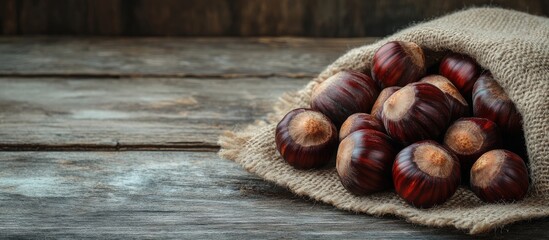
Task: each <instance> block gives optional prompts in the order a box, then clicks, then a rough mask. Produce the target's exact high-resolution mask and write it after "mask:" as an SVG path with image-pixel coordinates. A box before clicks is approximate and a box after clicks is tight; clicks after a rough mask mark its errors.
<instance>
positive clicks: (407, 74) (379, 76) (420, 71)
mask: <svg viewBox="0 0 549 240" xmlns="http://www.w3.org/2000/svg"><path fill="white" fill-rule="evenodd" d="M371 72H372V78H374V80H376V81H377V82H378V84H379V85H380V86H381V88H386V87H391V86H400V87H404V86H405V85H406V84H409V83H412V82H415V81H417V80H419V78H421V77H422V76H423V75H424V74H425V56H424V54H423V50H422V49H421V47H420V46H419V45H417V44H416V43H413V42H404V41H392V42H388V43H386V44H385V45H383V46H381V47H380V48H379V49H378V50H377V51H376V52H375V54H374V57H373V60H372V70H371Z"/></svg>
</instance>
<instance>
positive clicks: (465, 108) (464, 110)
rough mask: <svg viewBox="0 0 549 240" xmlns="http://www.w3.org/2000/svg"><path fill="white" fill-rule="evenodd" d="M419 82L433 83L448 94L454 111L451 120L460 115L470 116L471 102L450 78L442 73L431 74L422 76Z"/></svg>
mask: <svg viewBox="0 0 549 240" xmlns="http://www.w3.org/2000/svg"><path fill="white" fill-rule="evenodd" d="M419 82H424V83H429V84H433V85H435V87H437V88H438V89H440V90H441V91H442V92H443V93H444V95H446V99H447V100H448V104H449V105H450V111H451V112H452V116H451V117H450V121H451V122H452V121H454V120H456V119H458V118H460V117H468V116H470V114H469V104H468V103H467V101H466V100H465V98H463V96H461V94H460V93H459V91H458V90H457V88H456V87H455V86H454V85H453V84H452V83H451V82H450V80H448V79H447V78H445V77H443V76H440V75H430V76H427V77H424V78H422V79H421V80H420V81H419Z"/></svg>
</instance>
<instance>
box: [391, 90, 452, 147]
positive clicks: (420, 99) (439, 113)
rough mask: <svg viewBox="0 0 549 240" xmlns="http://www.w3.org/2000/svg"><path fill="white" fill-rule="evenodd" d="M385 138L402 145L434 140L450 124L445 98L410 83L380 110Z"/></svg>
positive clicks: (440, 92)
mask: <svg viewBox="0 0 549 240" xmlns="http://www.w3.org/2000/svg"><path fill="white" fill-rule="evenodd" d="M381 119H382V120H383V125H384V126H385V130H386V132H387V134H389V136H391V137H392V138H393V139H395V140H397V141H400V142H401V143H403V144H404V145H409V144H411V143H414V142H417V141H420V140H426V139H438V137H439V136H440V135H441V134H442V133H444V131H445V130H446V128H447V127H448V124H449V122H450V106H449V104H448V101H447V100H446V96H445V95H444V93H443V92H442V91H440V89H438V88H437V87H435V86H433V85H431V84H428V83H412V84H409V85H407V86H405V87H403V88H401V89H400V90H398V91H396V92H395V93H394V94H393V95H391V96H390V97H389V98H388V99H387V100H386V101H385V103H383V108H382V110H381Z"/></svg>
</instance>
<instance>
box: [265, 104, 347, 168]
mask: <svg viewBox="0 0 549 240" xmlns="http://www.w3.org/2000/svg"><path fill="white" fill-rule="evenodd" d="M275 141H276V149H277V150H278V152H279V153H280V155H281V156H282V158H283V159H284V160H286V162H288V164H290V165H292V166H293V167H295V168H297V169H311V168H318V167H322V166H323V165H325V164H326V163H328V162H330V161H331V160H333V159H334V158H335V154H336V151H337V144H338V142H339V141H338V134H337V129H336V127H335V126H334V124H332V122H331V121H330V119H328V117H326V116H325V115H324V114H322V113H320V112H317V111H313V110H311V109H305V108H298V109H294V110H292V111H290V112H288V114H286V116H284V118H282V120H281V121H280V122H279V123H278V125H277V126H276V133H275Z"/></svg>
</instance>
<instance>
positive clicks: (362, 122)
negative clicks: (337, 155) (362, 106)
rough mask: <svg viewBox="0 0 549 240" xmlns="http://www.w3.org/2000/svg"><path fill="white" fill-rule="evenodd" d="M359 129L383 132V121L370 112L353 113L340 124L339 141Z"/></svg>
mask: <svg viewBox="0 0 549 240" xmlns="http://www.w3.org/2000/svg"><path fill="white" fill-rule="evenodd" d="M360 129H372V130H376V131H380V132H385V128H384V127H383V123H381V121H380V120H379V119H377V118H375V117H373V116H371V115H370V114H367V113H355V114H353V115H351V116H349V118H347V120H345V122H343V125H341V129H339V141H341V140H343V139H344V138H345V137H347V135H349V134H351V133H352V132H354V131H357V130H360Z"/></svg>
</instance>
